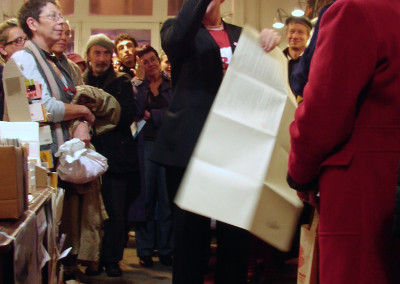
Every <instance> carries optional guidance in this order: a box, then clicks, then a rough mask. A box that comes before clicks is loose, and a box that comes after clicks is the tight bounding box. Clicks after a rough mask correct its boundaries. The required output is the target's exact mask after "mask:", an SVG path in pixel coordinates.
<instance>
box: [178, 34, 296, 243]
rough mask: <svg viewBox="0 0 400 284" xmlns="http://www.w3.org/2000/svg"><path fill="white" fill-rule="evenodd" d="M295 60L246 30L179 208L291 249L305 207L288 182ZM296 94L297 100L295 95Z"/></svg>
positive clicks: (184, 184)
mask: <svg viewBox="0 0 400 284" xmlns="http://www.w3.org/2000/svg"><path fill="white" fill-rule="evenodd" d="M287 64H288V63H287V59H286V58H285V57H284V56H283V53H282V51H281V50H280V49H278V48H275V49H274V50H273V51H271V52H270V53H268V54H267V53H265V51H264V50H263V49H262V48H261V47H260V43H259V33H258V32H257V31H255V30H254V29H252V28H250V27H245V28H244V29H243V32H242V35H241V37H240V39H239V42H238V46H237V47H236V50H235V54H234V56H233V59H232V62H231V64H230V66H229V68H228V70H227V73H226V74H225V78H224V80H223V82H222V84H221V87H220V89H219V91H218V94H217V97H216V99H215V101H214V104H213V106H212V108H211V111H210V114H209V116H208V118H207V121H206V123H205V126H204V128H203V130H202V133H201V135H200V138H199V141H198V143H197V145H196V148H195V151H194V153H193V155H192V158H191V160H190V163H189V165H188V168H187V171H186V173H185V176H184V178H183V180H182V183H181V187H180V189H179V191H178V194H177V197H176V199H175V202H176V204H177V205H178V206H180V207H181V208H183V209H186V210H188V211H192V212H195V213H197V214H200V215H204V216H208V217H210V218H215V219H217V220H220V221H223V222H226V223H229V224H232V225H235V226H238V227H241V228H244V229H247V230H249V231H250V232H252V233H253V234H255V235H257V236H258V237H260V238H261V239H263V240H265V241H267V242H269V243H270V244H272V245H274V246H275V247H277V248H278V249H281V250H286V251H287V250H289V249H290V246H291V240H292V238H293V235H294V233H295V231H296V226H297V221H298V218H299V216H300V214H301V210H302V202H301V201H300V200H299V199H298V198H297V195H296V193H295V191H294V190H292V189H290V188H289V186H288V185H287V183H286V172H287V157H288V151H289V147H290V146H289V133H288V127H289V124H290V122H291V121H292V120H293V114H294V110H295V102H294V96H293V95H292V94H291V93H290V88H289V84H288V75H287ZM288 94H289V95H288Z"/></svg>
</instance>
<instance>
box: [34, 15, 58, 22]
mask: <svg viewBox="0 0 400 284" xmlns="http://www.w3.org/2000/svg"><path fill="white" fill-rule="evenodd" d="M39 18H46V19H49V20H52V21H53V22H58V21H59V20H60V19H62V20H64V16H63V15H61V14H56V13H52V14H48V15H45V16H39Z"/></svg>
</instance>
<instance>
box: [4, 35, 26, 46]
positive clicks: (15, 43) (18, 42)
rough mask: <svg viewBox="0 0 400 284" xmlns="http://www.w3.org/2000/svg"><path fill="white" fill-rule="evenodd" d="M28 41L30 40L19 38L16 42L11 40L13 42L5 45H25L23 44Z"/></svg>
mask: <svg viewBox="0 0 400 284" xmlns="http://www.w3.org/2000/svg"><path fill="white" fill-rule="evenodd" d="M27 40H28V38H26V37H17V38H16V39H14V40H11V41H9V42H6V43H5V44H4V46H6V45H9V44H14V45H23V44H24V43H25V41H27Z"/></svg>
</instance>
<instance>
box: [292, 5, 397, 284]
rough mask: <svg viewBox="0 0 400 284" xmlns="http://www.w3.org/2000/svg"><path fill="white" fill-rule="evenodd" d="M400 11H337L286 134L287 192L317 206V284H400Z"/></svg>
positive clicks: (332, 11)
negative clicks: (398, 209) (399, 220)
mask: <svg viewBox="0 0 400 284" xmlns="http://www.w3.org/2000/svg"><path fill="white" fill-rule="evenodd" d="M399 17H400V3H399V2H398V1H390V0H346V1H340V0H338V1H336V2H335V3H333V4H332V6H330V7H329V9H328V10H327V11H326V12H325V14H324V16H323V18H322V20H321V25H320V30H319V34H318V39H317V45H316V49H315V53H314V55H313V58H312V62H311V66H310V74H309V80H308V82H307V84H306V86H305V88H304V93H303V102H302V103H300V104H299V106H298V108H297V110H296V113H295V120H294V122H293V123H292V124H291V126H290V135H291V150H290V154H289V174H288V181H289V184H290V185H291V186H292V187H293V188H295V189H296V190H298V194H299V196H300V197H301V199H302V200H304V201H306V202H310V203H313V204H315V198H316V191H317V190H318V191H319V198H320V206H319V208H320V219H319V227H318V235H319V237H318V247H319V263H320V264H319V282H320V283H324V284H329V283H400V272H399V265H400V242H399V240H398V239H396V238H395V237H394V236H392V226H393V219H394V204H395V192H396V181H397V167H398V163H399V160H400V115H399V105H400V96H399V85H400V73H399V69H400V57H399V56H398V53H399V52H398V51H399V49H400V31H399V30H397V29H388V28H387V27H390V26H396V24H397V23H398V19H399Z"/></svg>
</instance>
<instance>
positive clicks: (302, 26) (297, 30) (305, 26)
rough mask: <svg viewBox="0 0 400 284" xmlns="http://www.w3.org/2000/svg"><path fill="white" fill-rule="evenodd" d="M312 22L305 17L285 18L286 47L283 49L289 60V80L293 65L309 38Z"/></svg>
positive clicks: (298, 59) (297, 61) (297, 60)
mask: <svg viewBox="0 0 400 284" xmlns="http://www.w3.org/2000/svg"><path fill="white" fill-rule="evenodd" d="M311 29H312V24H311V22H310V20H308V19H307V18H306V17H289V18H287V19H286V41H287V43H288V47H287V48H286V49H285V50H284V51H283V53H284V54H285V56H286V57H287V59H288V60H289V70H288V71H289V72H288V73H289V81H290V75H291V74H292V71H293V70H294V66H295V65H296V64H297V63H299V61H300V57H301V55H302V54H303V52H304V50H305V49H306V46H307V41H308V39H309V38H310V32H311Z"/></svg>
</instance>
